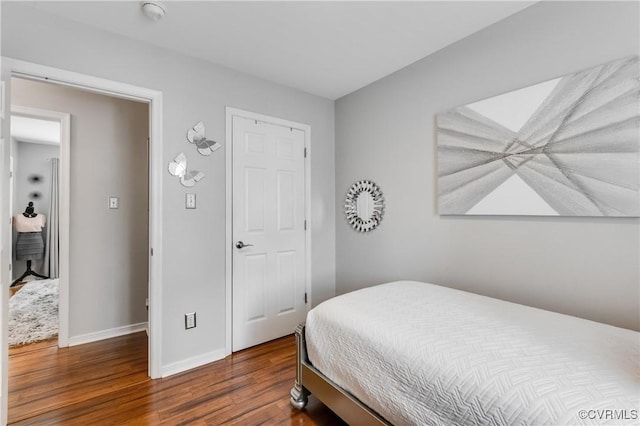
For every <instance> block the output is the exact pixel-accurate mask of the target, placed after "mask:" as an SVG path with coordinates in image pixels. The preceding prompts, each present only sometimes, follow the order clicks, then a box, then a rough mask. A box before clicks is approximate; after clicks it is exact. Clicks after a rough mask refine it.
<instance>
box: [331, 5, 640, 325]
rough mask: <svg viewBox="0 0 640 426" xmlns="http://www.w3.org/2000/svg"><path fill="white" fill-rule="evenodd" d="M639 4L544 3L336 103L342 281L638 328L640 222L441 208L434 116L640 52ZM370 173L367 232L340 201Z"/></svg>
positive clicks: (343, 285)
mask: <svg viewBox="0 0 640 426" xmlns="http://www.w3.org/2000/svg"><path fill="white" fill-rule="evenodd" d="M638 6H639V5H638V3H637V2H633V3H632V2H628V3H614V2H612V3H604V2H602V3H601V2H558V3H556V2H553V3H552V2H542V3H538V4H536V5H534V6H532V7H531V8H528V9H526V10H524V11H523V12H521V13H519V14H516V15H514V16H512V17H509V18H507V19H506V20H504V21H502V22H499V23H497V24H495V25H493V26H491V27H489V28H487V29H485V30H483V31H480V32H478V33H476V34H474V35H472V36H470V37H468V38H466V39H464V40H462V41H460V42H457V43H455V44H453V45H451V46H449V47H447V48H445V49H443V50H441V51H439V52H437V53H435V54H433V55H430V56H429V57H427V58H425V59H423V60H421V61H419V62H417V63H415V64H413V65H411V66H409V67H407V68H405V69H403V70H400V71H399V72H396V73H394V74H392V75H390V76H388V77H386V78H384V79H382V80H380V81H378V82H376V83H373V84H371V85H370V86H368V87H365V88H363V89H361V90H359V91H357V92H355V93H352V94H350V95H348V96H345V97H343V98H341V99H339V100H338V101H337V102H336V214H337V218H338V220H337V225H336V258H337V264H336V281H337V283H338V285H337V292H338V293H345V292H348V291H350V290H354V289H357V288H361V287H366V286H370V285H373V284H376V283H380V282H384V281H389V280H397V279H417V280H424V281H429V282H432V283H436V284H441V285H444V286H449V287H454V288H459V289H463V290H468V291H472V292H476V293H480V294H484V295H488V296H493V297H497V298H500V299H506V300H510V301H514V302H517V303H522V304H526V305H531V306H535V307H540V308H545V309H549V310H553V311H558V312H562V313H567V314H572V315H576V316H580V317H585V318H589V319H592V320H596V321H602V322H606V323H610V324H614V325H617V326H622V327H626V328H631V329H636V330H637V329H638V327H639V307H638V300H639V296H640V295H639V271H638V269H639V266H638V265H639V259H640V254H639V242H640V241H639V226H638V223H639V222H638V219H606V218H568V217H567V218H547V217H444V216H442V217H441V216H438V214H437V211H436V207H437V203H436V201H437V192H436V171H435V168H436V141H435V128H434V122H435V115H436V114H437V113H438V112H441V111H445V110H448V109H450V108H452V107H456V106H460V105H464V104H467V103H469V102H473V101H477V100H480V99H485V98H488V97H491V96H495V95H498V94H501V93H504V92H507V91H510V90H514V89H518V88H522V87H526V86H529V85H531V84H534V83H538V82H542V81H545V80H548V79H551V78H555V77H559V76H562V75H565V74H568V73H572V72H575V71H580V70H583V69H585V68H589V67H592V66H595V65H598V64H601V63H604V62H607V61H610V60H614V59H618V58H622V57H625V56H629V55H637V54H638V53H639V43H640V31H639V26H640V25H639V22H638V20H639V10H638ZM362 178H369V179H372V180H374V181H375V182H376V183H378V184H379V185H380V186H381V188H382V190H383V191H384V194H385V197H386V201H387V210H386V215H385V218H384V220H383V222H382V224H381V225H380V227H379V228H378V229H377V230H375V231H373V232H372V233H370V234H368V235H362V234H358V233H356V232H354V231H352V230H351V229H350V228H349V227H348V226H347V224H346V223H345V220H344V213H343V212H342V204H343V199H344V196H345V194H346V191H347V188H348V187H349V185H351V184H352V183H353V182H354V181H356V180H358V179H362Z"/></svg>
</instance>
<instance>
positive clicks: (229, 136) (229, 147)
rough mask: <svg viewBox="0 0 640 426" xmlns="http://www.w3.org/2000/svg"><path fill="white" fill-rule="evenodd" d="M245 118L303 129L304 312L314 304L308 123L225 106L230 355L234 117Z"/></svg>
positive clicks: (227, 346)
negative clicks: (305, 296)
mask: <svg viewBox="0 0 640 426" xmlns="http://www.w3.org/2000/svg"><path fill="white" fill-rule="evenodd" d="M234 116H238V117H244V118H249V119H252V120H258V121H262V122H265V123H271V124H277V125H279V126H286V127H292V128H294V129H299V130H302V131H303V132H304V146H305V148H306V149H307V156H306V157H305V161H304V180H305V183H304V185H305V188H304V191H305V200H304V204H305V206H304V209H305V218H306V219H307V230H306V234H305V250H306V259H305V260H306V261H305V263H306V265H305V266H306V276H305V280H306V284H305V291H306V292H307V297H308V303H307V306H306V308H307V312H308V311H309V309H310V307H311V306H313V293H312V291H311V290H312V287H313V286H312V285H311V234H312V232H311V229H312V228H313V223H312V220H311V219H312V218H311V126H310V125H308V124H303V123H297V122H295V121H290V120H285V119H282V118H277V117H271V116H268V115H264V114H259V113H256V112H251V111H245V110H242V109H238V108H233V107H230V106H227V107H226V138H225V141H226V142H225V151H226V152H225V154H226V163H225V167H226V214H225V218H226V230H225V243H226V248H225V303H226V304H225V306H226V321H225V322H226V331H225V337H226V339H225V355H231V352H232V348H233V346H232V341H231V338H232V335H233V330H232V322H233V312H232V309H233V299H232V290H233V282H232V279H233V158H232V154H233V152H232V151H233V117H234Z"/></svg>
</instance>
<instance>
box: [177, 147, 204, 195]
mask: <svg viewBox="0 0 640 426" xmlns="http://www.w3.org/2000/svg"><path fill="white" fill-rule="evenodd" d="M169 173H170V174H171V175H173V176H176V177H178V178H180V183H181V184H182V185H183V186H186V187H191V186H194V185H195V184H196V182H198V181H199V180H201V179H202V178H203V177H204V172H199V171H197V170H187V157H186V156H185V155H184V152H181V153H180V154H178V156H177V157H176V158H175V160H173V161H172V162H170V163H169Z"/></svg>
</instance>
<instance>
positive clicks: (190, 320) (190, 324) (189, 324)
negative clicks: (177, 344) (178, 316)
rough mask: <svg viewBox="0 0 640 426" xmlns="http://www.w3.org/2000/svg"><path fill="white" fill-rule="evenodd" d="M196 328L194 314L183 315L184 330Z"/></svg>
mask: <svg viewBox="0 0 640 426" xmlns="http://www.w3.org/2000/svg"><path fill="white" fill-rule="evenodd" d="M195 327H196V313H195V312H191V313H190V314H184V328H185V330H188V329H190V328H195Z"/></svg>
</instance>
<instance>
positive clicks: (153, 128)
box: [0, 58, 163, 422]
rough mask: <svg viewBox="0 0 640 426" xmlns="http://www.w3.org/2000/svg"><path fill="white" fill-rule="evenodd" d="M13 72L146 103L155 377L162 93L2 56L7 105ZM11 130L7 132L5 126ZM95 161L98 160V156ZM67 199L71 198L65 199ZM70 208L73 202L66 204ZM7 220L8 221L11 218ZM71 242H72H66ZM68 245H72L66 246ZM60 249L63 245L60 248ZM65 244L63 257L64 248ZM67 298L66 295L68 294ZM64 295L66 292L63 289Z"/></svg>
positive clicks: (0, 232)
mask: <svg viewBox="0 0 640 426" xmlns="http://www.w3.org/2000/svg"><path fill="white" fill-rule="evenodd" d="M11 77H18V78H25V79H29V80H37V81H43V82H48V83H55V84H57V85H62V86H71V87H75V88H78V89H81V90H85V91H87V92H91V93H101V94H106V95H109V96H112V97H115V98H120V99H129V100H134V101H138V102H143V103H145V104H147V106H148V117H149V136H150V138H149V141H148V150H149V151H148V152H149V154H148V158H149V171H148V176H149V188H148V194H149V211H148V213H147V214H148V218H149V226H148V229H149V239H148V244H149V252H148V255H147V259H148V264H149V268H148V270H149V282H148V296H149V297H148V335H149V338H148V341H149V345H148V357H147V359H148V375H149V376H150V377H151V378H158V377H160V376H161V365H162V363H161V359H160V356H161V339H160V337H161V334H160V333H161V332H160V330H161V319H162V316H161V307H162V300H161V296H162V292H161V289H162V271H161V266H162V242H161V238H160V236H161V232H162V175H163V174H162V170H163V168H162V165H161V163H162V93H161V92H159V91H156V90H151V89H147V88H143V87H139V86H134V85H129V84H125V83H120V82H115V81H111V80H106V79H102V78H97V77H93V76H89V75H86V74H80V73H75V72H70V71H66V70H61V69H57V68H53V67H47V66H42V65H38V64H33V63H29V62H25V61H20V60H15V59H10V58H2V79H3V80H4V81H3V84H4V86H5V91H4V93H3V101H4V102H5V105H8V104H9V102H8V100H9V98H8V96H9V95H10V92H11V87H10V82H9V79H10V78H11ZM3 118H4V121H3V122H4V124H3V135H4V134H5V133H4V131H7V130H8V127H9V126H8V124H7V120H6V117H3ZM7 133H8V131H7ZM8 152H9V148H8V144H7V143H4V144H3V146H2V161H3V168H4V167H7V168H8V163H9V159H8ZM95 161H99V159H96V160H95ZM60 178H61V179H60V181H61V182H60V184H61V186H63V185H65V184H66V185H69V184H70V182H71V181H70V176H69V171H68V170H67V171H66V173H65V170H64V168H62V169H61V175H60ZM1 183H2V192H3V193H4V194H8V188H9V182H8V174H7V175H6V176H4V174H3V178H2V182H1ZM67 201H68V200H67ZM64 209H65V202H64V201H61V211H62V210H64ZM66 209H67V212H68V209H69V205H68V204H67V206H66ZM1 212H2V216H3V217H2V218H1V219H2V221H5V220H6V221H7V222H8V205H7V203H6V202H5V201H4V200H3V201H2V208H1ZM63 218H64V214H62V213H61V223H62V221H63ZM7 222H5V223H7ZM0 239H1V241H2V247H3V250H2V260H3V261H2V264H1V265H0V272H1V277H2V281H3V282H9V281H10V271H9V269H8V265H9V263H10V262H9V259H10V255H11V252H10V250H9V248H10V242H9V238H8V232H7V230H6V229H4V227H2V228H1V229H0ZM62 244H63V238H62V235H61V246H62ZM67 244H68V242H67ZM67 247H68V245H67ZM61 248H62V247H61ZM63 251H64V250H62V249H61V257H62V252H63ZM63 272H64V267H63V262H62V258H61V273H63ZM6 293H7V294H5V292H3V295H2V329H3V331H2V336H3V339H2V340H3V342H2V363H3V364H2V407H1V408H2V410H0V411H2V413H3V416H2V417H3V418H2V419H0V420H1V421H4V422H6V413H7V410H6V409H7V393H8V387H7V377H8V376H7V375H8V372H7V360H8V350H7V348H8V345H7V342H6V335H7V334H6V330H7V328H6V327H7V325H6V321H7V317H6V313H7V305H8V292H6ZM66 296H67V297H68V294H67V295H66ZM60 297H61V298H64V297H65V295H63V294H61V295H60Z"/></svg>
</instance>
